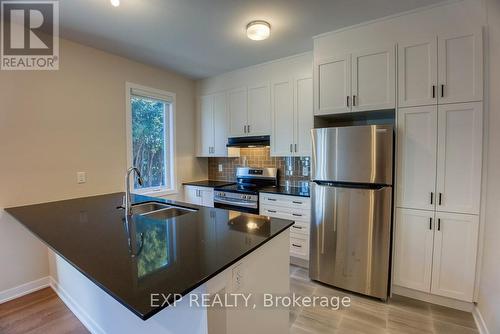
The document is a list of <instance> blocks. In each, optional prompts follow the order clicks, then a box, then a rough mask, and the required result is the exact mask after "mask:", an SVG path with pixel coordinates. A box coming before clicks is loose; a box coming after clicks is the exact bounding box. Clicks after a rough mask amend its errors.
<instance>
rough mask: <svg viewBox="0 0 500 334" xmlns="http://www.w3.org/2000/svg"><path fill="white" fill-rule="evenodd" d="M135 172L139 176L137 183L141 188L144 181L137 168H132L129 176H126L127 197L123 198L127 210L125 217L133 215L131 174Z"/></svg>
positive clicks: (129, 170)
mask: <svg viewBox="0 0 500 334" xmlns="http://www.w3.org/2000/svg"><path fill="white" fill-rule="evenodd" d="M132 172H135V174H137V183H139V185H140V186H142V185H143V183H144V181H143V179H142V176H141V172H140V171H139V168H137V167H130V168H129V169H128V171H127V175H126V176H125V196H124V198H123V202H124V203H123V207H124V208H125V217H126V216H131V215H132V203H131V201H130V174H132Z"/></svg>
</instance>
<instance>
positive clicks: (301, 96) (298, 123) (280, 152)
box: [271, 77, 313, 156]
mask: <svg viewBox="0 0 500 334" xmlns="http://www.w3.org/2000/svg"><path fill="white" fill-rule="evenodd" d="M272 116H273V117H272V125H273V128H272V133H271V155H272V156H310V155H311V129H312V128H313V83H312V78H311V77H305V78H289V79H284V80H280V81H276V82H274V83H273V84H272Z"/></svg>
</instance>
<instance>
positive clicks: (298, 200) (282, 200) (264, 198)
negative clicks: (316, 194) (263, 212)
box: [260, 194, 311, 210]
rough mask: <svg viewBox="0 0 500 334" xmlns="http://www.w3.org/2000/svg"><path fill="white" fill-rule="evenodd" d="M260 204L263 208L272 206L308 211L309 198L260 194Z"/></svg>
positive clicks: (309, 206) (309, 205)
mask: <svg viewBox="0 0 500 334" xmlns="http://www.w3.org/2000/svg"><path fill="white" fill-rule="evenodd" d="M260 203H261V205H263V206H266V205H272V206H282V207H287V208H294V209H305V210H309V209H310V208H311V199H310V198H308V197H298V196H286V195H276V194H260Z"/></svg>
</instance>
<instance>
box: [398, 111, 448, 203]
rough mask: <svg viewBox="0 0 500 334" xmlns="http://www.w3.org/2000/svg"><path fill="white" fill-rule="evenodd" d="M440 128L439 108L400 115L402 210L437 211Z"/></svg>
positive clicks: (399, 179) (403, 112) (399, 155)
mask: <svg viewBox="0 0 500 334" xmlns="http://www.w3.org/2000/svg"><path fill="white" fill-rule="evenodd" d="M437 128H438V119H437V106H424V107H413V108H402V109H399V111H398V126H397V137H398V140H397V142H398V147H397V157H398V166H397V181H396V184H397V206H398V207H402V208H412V209H424V210H434V207H435V203H436V196H435V191H436V158H437V152H436V147H437V133H438V130H437Z"/></svg>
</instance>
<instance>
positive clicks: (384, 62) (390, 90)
mask: <svg viewBox="0 0 500 334" xmlns="http://www.w3.org/2000/svg"><path fill="white" fill-rule="evenodd" d="M394 55H395V48H394V45H392V46H390V47H387V48H381V49H371V50H366V51H362V52H355V53H352V54H343V55H340V56H335V57H331V58H327V59H323V60H319V61H316V63H315V65H314V75H315V79H314V80H315V111H314V113H315V115H328V114H338V113H345V112H350V111H367V110H380V109H394V108H395V106H396V97H395V89H396V77H395V75H396V74H395V73H396V63H395V58H394Z"/></svg>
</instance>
